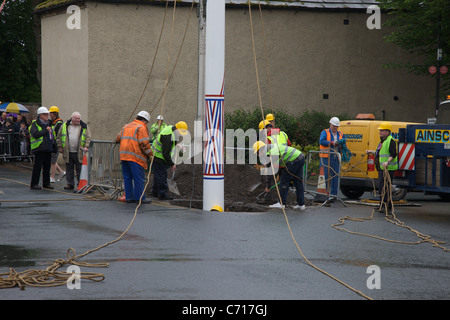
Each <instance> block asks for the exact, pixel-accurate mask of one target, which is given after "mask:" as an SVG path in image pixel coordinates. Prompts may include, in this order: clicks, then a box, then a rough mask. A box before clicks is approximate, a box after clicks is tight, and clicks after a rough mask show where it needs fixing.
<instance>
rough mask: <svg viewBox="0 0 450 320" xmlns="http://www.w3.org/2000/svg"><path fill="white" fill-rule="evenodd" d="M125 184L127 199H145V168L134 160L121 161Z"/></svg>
mask: <svg viewBox="0 0 450 320" xmlns="http://www.w3.org/2000/svg"><path fill="white" fill-rule="evenodd" d="M121 164H122V175H123V182H124V186H125V199H126V200H127V201H128V200H129V201H133V200H135V201H139V199H141V197H142V200H145V192H144V188H145V170H144V167H142V166H141V165H140V164H138V163H136V162H134V161H121Z"/></svg>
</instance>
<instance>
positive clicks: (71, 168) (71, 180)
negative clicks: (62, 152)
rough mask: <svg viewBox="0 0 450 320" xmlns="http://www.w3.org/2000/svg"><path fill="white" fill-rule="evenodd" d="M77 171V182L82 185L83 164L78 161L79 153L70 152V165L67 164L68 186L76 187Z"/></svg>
mask: <svg viewBox="0 0 450 320" xmlns="http://www.w3.org/2000/svg"><path fill="white" fill-rule="evenodd" d="M75 170H76V173H77V181H78V183H80V173H81V163H80V161H78V153H76V152H70V153H69V163H66V181H67V184H68V185H71V186H74V185H75ZM77 185H78V184H77Z"/></svg>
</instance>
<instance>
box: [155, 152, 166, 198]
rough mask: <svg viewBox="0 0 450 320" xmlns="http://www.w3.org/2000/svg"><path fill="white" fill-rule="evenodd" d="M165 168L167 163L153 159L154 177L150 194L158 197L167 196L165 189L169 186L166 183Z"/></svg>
mask: <svg viewBox="0 0 450 320" xmlns="http://www.w3.org/2000/svg"><path fill="white" fill-rule="evenodd" d="M167 169H168V167H167V164H165V163H163V162H159V161H157V160H154V161H153V166H152V172H153V177H154V178H153V184H152V195H153V196H155V197H158V198H159V199H165V198H167V190H168V189H169V186H168V185H167Z"/></svg>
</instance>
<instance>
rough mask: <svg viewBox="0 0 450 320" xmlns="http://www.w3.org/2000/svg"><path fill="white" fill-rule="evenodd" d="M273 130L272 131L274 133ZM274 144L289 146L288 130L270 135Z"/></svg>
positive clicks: (269, 137)
mask: <svg viewBox="0 0 450 320" xmlns="http://www.w3.org/2000/svg"><path fill="white" fill-rule="evenodd" d="M272 132H273V131H271V133H272ZM267 139H269V140H270V142H271V143H272V144H275V143H276V144H277V145H282V146H288V136H287V134H286V132H284V131H280V132H279V133H278V134H274V135H270V136H268V137H267Z"/></svg>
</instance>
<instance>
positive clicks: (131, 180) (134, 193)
mask: <svg viewBox="0 0 450 320" xmlns="http://www.w3.org/2000/svg"><path fill="white" fill-rule="evenodd" d="M149 121H150V114H149V113H148V112H147V111H140V112H139V113H138V114H137V116H136V119H134V120H133V121H132V122H131V123H128V124H126V125H125V126H124V127H123V128H122V130H121V131H120V132H119V134H118V135H117V138H116V142H117V143H120V163H121V165H122V175H123V180H124V187H125V199H126V202H127V203H135V202H136V203H139V201H141V203H151V200H150V199H146V198H145V192H144V188H145V170H147V168H148V164H147V161H148V160H150V157H151V156H152V148H151V145H150V137H149V135H148V129H147V124H148V122H149Z"/></svg>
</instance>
